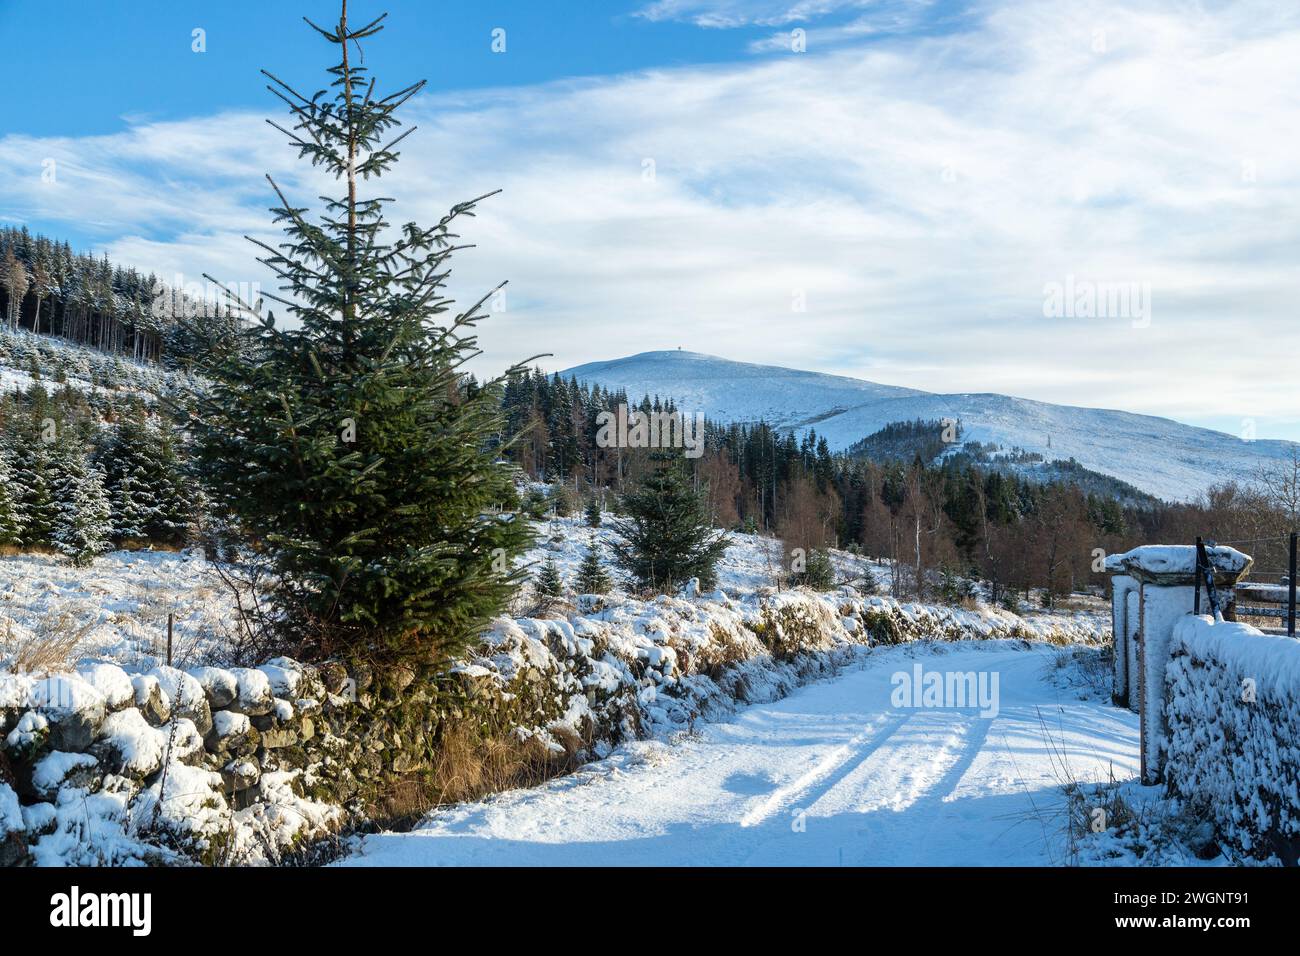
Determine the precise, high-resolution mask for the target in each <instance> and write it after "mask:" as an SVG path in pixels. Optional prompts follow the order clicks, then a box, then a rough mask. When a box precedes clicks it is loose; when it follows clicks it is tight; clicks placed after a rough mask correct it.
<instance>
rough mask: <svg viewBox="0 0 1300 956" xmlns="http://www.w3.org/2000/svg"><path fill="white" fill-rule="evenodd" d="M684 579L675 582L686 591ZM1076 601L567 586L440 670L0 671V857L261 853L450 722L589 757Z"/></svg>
mask: <svg viewBox="0 0 1300 956" xmlns="http://www.w3.org/2000/svg"><path fill="white" fill-rule="evenodd" d="M687 593H691V590H690V589H688V592H687ZM1104 637H1105V634H1104V628H1103V627H1102V626H1101V625H1099V622H1098V620H1097V618H1096V617H1094V616H1090V615H1079V616H1077V617H1062V616H1054V615H1040V616H1034V617H1029V618H1020V617H1017V616H1016V615H1013V614H1010V613H1008V612H1004V611H1001V610H997V609H981V610H978V611H972V610H964V609H956V608H937V607H928V606H923V605H919V604H900V603H898V602H896V601H893V600H891V599H888V598H881V597H864V596H861V595H859V594H857V593H856V592H855V591H853V590H852V589H851V588H842V589H841V590H840V591H839V592H837V593H835V594H815V593H812V592H807V591H786V592H782V593H774V592H771V591H765V592H761V593H758V594H754V595H749V596H747V597H744V598H741V599H733V598H729V597H728V596H727V595H725V594H724V593H722V592H714V593H711V594H704V595H695V596H692V597H689V598H688V597H659V598H656V599H655V600H653V601H641V600H636V599H632V598H625V597H608V598H601V597H594V596H584V597H583V598H581V599H580V607H578V608H576V609H574V613H572V614H569V615H567V616H564V617H561V618H557V619H519V620H510V619H499V620H498V621H496V622H495V624H494V626H493V627H492V628H491V629H490V630H489V632H488V633H487V634H486V635H485V636H484V638H483V639H482V641H481V643H480V644H479V645H478V647H477V648H476V650H475V652H474V653H473V654H471V655H469V656H468V657H467V659H465V660H463V661H461V662H459V663H458V664H457V665H456V666H455V667H453V668H452V669H451V671H450V672H449V673H444V674H438V675H432V674H431V675H415V674H412V673H409V672H404V673H403V672H398V673H396V674H390V675H385V677H384V678H383V680H382V681H380V680H377V679H375V678H374V677H373V676H371V675H369V674H367V673H364V672H356V671H354V672H353V673H352V674H351V676H349V674H348V673H347V672H346V671H345V670H344V669H343V668H342V667H341V666H340V665H337V664H326V665H323V666H321V667H309V666H304V665H301V664H298V663H296V662H294V661H291V660H288V659H284V658H280V659H276V660H274V661H271V662H269V663H267V664H264V665H262V666H261V667H258V668H237V667H236V668H223V667H211V666H209V667H197V668H193V669H190V670H188V671H180V670H176V669H174V668H164V667H160V668H154V669H153V670H151V671H148V672H146V673H139V674H128V673H127V672H126V671H125V670H123V669H122V668H120V667H118V666H116V665H113V664H108V663H97V664H90V665H86V666H83V667H81V668H79V669H78V671H77V672H76V673H69V674H52V675H36V676H31V675H21V674H5V673H0V864H5V863H8V864H12V863H17V862H31V863H38V864H59V863H65V864H66V863H74V864H82V865H94V864H123V863H132V862H135V863H141V862H144V863H179V862H200V863H227V862H233V863H259V862H274V861H275V860H277V859H278V858H280V856H281V855H282V854H283V853H285V852H287V851H290V850H292V849H294V848H295V847H297V846H299V845H300V844H301V843H302V842H303V841H305V840H310V839H313V838H317V837H321V836H324V835H327V834H328V833H329V832H331V831H333V830H336V829H337V828H339V827H340V826H342V825H344V824H345V823H348V822H355V821H357V820H358V819H363V818H364V817H365V814H366V813H367V812H369V808H370V807H371V806H372V805H373V804H372V798H373V796H374V795H375V793H376V791H377V790H382V788H383V787H384V786H386V785H388V784H391V783H392V782H393V781H394V779H396V778H398V777H401V776H402V775H404V774H408V773H419V772H424V771H428V770H429V769H430V760H431V757H432V756H433V754H434V753H435V751H436V748H437V742H438V739H439V734H440V733H441V731H442V730H443V729H444V728H446V727H448V726H450V725H452V724H454V723H455V722H457V721H466V722H470V723H472V724H474V725H475V726H482V725H483V724H485V723H490V724H491V725H492V726H494V727H498V728H511V727H513V731H512V732H513V733H514V734H515V735H516V736H517V737H518V738H519V739H520V740H521V741H523V742H525V743H529V744H530V745H531V744H535V745H536V746H537V747H538V748H539V749H540V750H541V751H542V752H544V753H551V752H553V753H555V754H558V755H565V756H573V753H572V752H571V748H573V747H574V746H575V744H574V742H575V741H577V742H579V743H580V745H581V747H582V748H583V750H582V751H581V752H580V753H579V754H578V756H579V757H580V758H581V757H582V756H587V757H592V756H595V757H598V756H603V755H605V754H606V753H608V752H609V750H610V749H611V748H612V747H613V746H614V745H615V744H616V743H618V742H620V741H621V740H625V739H628V738H631V737H641V736H646V735H650V734H663V733H669V732H672V731H673V730H677V729H687V728H689V727H691V726H692V725H693V724H694V722H695V721H696V720H701V719H703V720H709V719H713V718H716V717H718V716H722V715H724V714H726V713H728V712H729V711H731V710H733V709H734V708H735V706H736V704H737V703H738V702H757V701H766V700H773V699H777V698H779V697H782V696H784V695H786V694H788V693H789V692H790V691H791V690H793V689H794V688H795V687H797V686H798V685H799V684H801V683H804V682H806V681H808V680H811V679H815V678H817V677H819V676H824V675H829V674H831V673H833V672H834V669H835V668H836V667H837V666H840V665H842V664H844V663H847V662H848V661H850V660H851V659H852V658H853V657H854V655H856V654H859V653H862V652H863V651H864V649H865V648H866V647H869V646H870V645H873V644H897V643H902V642H905V641H912V640H921V639H938V640H965V639H979V638H1018V639H1024V640H1044V641H1052V642H1055V643H1060V644H1064V643H1077V642H1088V643H1096V642H1100V641H1101V640H1103V639H1104Z"/></svg>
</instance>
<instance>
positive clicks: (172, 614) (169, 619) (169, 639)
mask: <svg viewBox="0 0 1300 956" xmlns="http://www.w3.org/2000/svg"><path fill="white" fill-rule="evenodd" d="M175 617H176V614H175V612H174V611H168V612H167V666H168V667H171V666H172V621H173V620H174V619H175Z"/></svg>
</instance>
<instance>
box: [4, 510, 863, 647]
mask: <svg viewBox="0 0 1300 956" xmlns="http://www.w3.org/2000/svg"><path fill="white" fill-rule="evenodd" d="M610 517H612V516H610V515H606V519H607V520H606V522H605V523H604V524H603V525H602V526H601V527H600V528H597V529H595V533H596V537H597V540H598V541H599V542H600V544H601V546H602V547H603V548H604V555H605V557H606V560H608V558H609V543H610V541H611V540H612V538H613V536H614V532H613V531H612V529H611V528H610V526H609V522H608V519H609V518H610ZM592 530H593V529H590V528H588V527H587V526H586V524H585V523H584V522H583V519H582V518H581V517H580V516H574V517H568V518H558V519H554V520H552V521H543V522H541V523H539V525H538V540H537V545H536V547H534V548H533V549H532V550H531V551H529V552H528V553H527V554H526V555H524V557H523V558H522V561H523V563H526V564H529V565H534V566H535V565H536V564H537V563H539V562H541V561H543V560H545V559H546V558H548V557H550V558H553V559H554V560H555V563H556V565H557V566H558V567H559V568H560V571H561V573H562V575H563V576H564V578H565V581H566V583H567V584H569V585H572V583H573V580H574V577H575V575H576V573H577V569H578V565H579V563H580V562H581V561H582V558H583V556H584V555H585V554H586V550H587V547H588V542H589V539H590V532H591V531H592ZM734 539H735V540H734V543H733V544H732V546H731V547H730V548H729V549H728V551H727V555H726V558H725V559H724V561H723V562H722V565H721V567H720V574H719V586H720V587H721V588H722V589H723V590H724V591H725V592H726V593H727V594H729V595H731V596H733V597H737V596H741V597H743V596H746V595H751V594H753V593H754V592H755V591H757V590H758V589H760V588H764V587H768V586H771V585H772V583H773V580H774V574H775V572H776V570H777V568H778V565H779V561H780V555H779V545H778V544H777V543H776V542H774V541H773V540H772V539H769V538H761V537H757V536H754V535H735V536H734ZM835 560H836V563H837V567H838V568H839V571H840V576H841V578H843V579H845V580H848V579H850V578H856V577H860V575H861V573H862V572H863V571H864V570H868V569H869V570H870V571H871V572H872V573H873V574H874V575H875V576H876V577H877V579H880V580H883V579H884V575H885V571H884V568H883V567H882V566H880V565H879V564H877V563H875V562H871V561H868V560H867V559H865V558H859V557H854V556H852V555H849V554H845V553H837V554H836V555H835ZM528 603H529V601H528V595H527V594H526V593H525V594H523V595H521V597H520V601H519V605H520V606H519V608H518V610H520V611H523V610H525V609H526V608H525V606H526V605H527V604H528ZM234 609H235V603H234V599H233V597H232V595H231V593H230V591H229V589H228V588H227V587H226V585H225V584H224V583H223V581H222V579H221V577H220V576H219V575H218V574H217V572H216V570H215V569H214V568H213V567H212V566H211V565H210V564H209V563H208V562H206V561H205V560H204V559H203V557H202V554H201V553H200V552H198V551H184V552H180V553H175V552H166V551H157V552H155V551H116V552H113V553H111V554H108V555H105V556H103V557H101V558H99V559H97V560H96V561H95V562H94V564H92V565H91V566H90V567H86V568H75V567H73V566H72V565H70V564H69V563H67V562H66V561H64V560H63V559H61V558H58V557H54V556H50V555H36V554H22V555H11V556H6V557H0V658H3V657H4V655H5V652H6V649H7V648H12V647H13V646H14V645H15V644H17V643H20V642H31V641H39V640H42V639H46V638H49V639H54V638H60V639H65V638H66V639H75V641H74V642H73V650H74V653H72V654H71V656H70V657H69V658H68V663H70V664H79V663H94V662H100V661H107V662H111V663H115V664H119V665H121V666H123V667H127V668H128V669H138V670H148V669H149V668H151V667H154V666H156V665H158V664H161V663H165V656H166V646H167V614H168V613H169V612H171V613H173V614H174V615H175V621H174V626H173V635H174V640H173V644H174V647H173V663H175V664H176V665H177V666H180V667H192V666H198V665H202V664H208V663H230V659H229V654H230V648H231V645H232V641H233V639H234V638H235V636H236V633H235V624H236V621H235V613H234Z"/></svg>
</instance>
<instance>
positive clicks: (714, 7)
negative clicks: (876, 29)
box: [637, 0, 922, 29]
mask: <svg viewBox="0 0 1300 956" xmlns="http://www.w3.org/2000/svg"><path fill="white" fill-rule="evenodd" d="M878 2H879V0H654V2H653V3H650V4H648V5H646V6H645V7H643V8H642V9H641V10H639V11H637V16H640V17H644V18H645V19H647V20H684V21H686V22H688V23H694V24H695V25H696V26H701V27H709V28H714V29H730V28H734V27H744V26H780V25H782V24H786V23H798V22H801V21H808V20H811V19H814V18H816V17H824V16H826V15H828V14H832V13H836V12H838V11H841V10H855V9H860V8H862V7H870V6H873V5H874V4H875V3H878ZM917 2H922V0H917Z"/></svg>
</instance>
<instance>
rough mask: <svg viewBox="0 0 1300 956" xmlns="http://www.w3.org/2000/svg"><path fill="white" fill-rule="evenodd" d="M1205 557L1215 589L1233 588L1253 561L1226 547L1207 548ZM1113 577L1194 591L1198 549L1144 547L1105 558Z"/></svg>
mask: <svg viewBox="0 0 1300 956" xmlns="http://www.w3.org/2000/svg"><path fill="white" fill-rule="evenodd" d="M1205 554H1206V557H1208V558H1209V559H1210V565H1211V566H1212V567H1213V568H1214V584H1215V586H1216V587H1225V588H1230V587H1232V586H1233V585H1235V584H1236V583H1237V582H1238V581H1240V580H1241V579H1242V577H1244V576H1245V574H1246V572H1248V571H1249V570H1250V566H1251V564H1253V563H1254V559H1253V558H1252V557H1251V556H1250V555H1248V554H1243V553H1242V552H1240V551H1238V550H1237V549H1236V548H1229V547H1227V546H1226V545H1221V544H1216V545H1208V544H1207V545H1206V546H1205ZM1106 570H1107V571H1109V572H1110V573H1111V574H1112V575H1128V576H1129V577H1132V578H1135V579H1136V580H1138V581H1140V582H1141V583H1143V584H1154V585H1156V586H1157V587H1168V588H1173V587H1192V586H1193V585H1194V584H1196V546H1195V545H1192V544H1144V545H1142V546H1141V547H1137V548H1134V549H1133V550H1132V551H1125V552H1124V553H1123V554H1112V555H1109V556H1107V558H1106Z"/></svg>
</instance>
